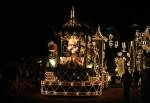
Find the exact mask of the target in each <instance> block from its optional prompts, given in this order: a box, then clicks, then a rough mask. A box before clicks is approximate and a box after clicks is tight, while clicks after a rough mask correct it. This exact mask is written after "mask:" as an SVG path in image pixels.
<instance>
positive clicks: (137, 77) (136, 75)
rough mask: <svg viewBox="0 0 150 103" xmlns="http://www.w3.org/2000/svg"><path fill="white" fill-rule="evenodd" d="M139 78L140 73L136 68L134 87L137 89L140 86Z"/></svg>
mask: <svg viewBox="0 0 150 103" xmlns="http://www.w3.org/2000/svg"><path fill="white" fill-rule="evenodd" d="M139 79H140V73H139V71H138V70H137V69H135V71H134V72H133V87H134V88H135V89H137V88H138V84H139Z"/></svg>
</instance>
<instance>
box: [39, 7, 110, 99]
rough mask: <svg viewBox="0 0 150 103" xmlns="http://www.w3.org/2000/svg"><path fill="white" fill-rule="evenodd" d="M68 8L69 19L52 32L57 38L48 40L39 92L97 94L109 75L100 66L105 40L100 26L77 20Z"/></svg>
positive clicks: (103, 55) (50, 93)
mask: <svg viewBox="0 0 150 103" xmlns="http://www.w3.org/2000/svg"><path fill="white" fill-rule="evenodd" d="M74 14H75V13H74V7H72V9H71V15H70V19H69V21H68V22H67V23H66V24H64V25H63V27H62V28H61V29H60V30H58V31H56V32H55V35H56V37H57V41H56V42H54V41H50V42H49V43H48V47H49V57H48V61H47V63H46V67H45V68H46V69H45V78H44V79H43V80H41V94H42V95H61V96H100V95H101V94H102V90H103V89H104V88H107V87H108V85H109V81H110V76H109V75H108V73H107V72H106V68H107V67H106V65H104V58H105V43H106V42H107V38H106V37H104V36H103V35H102V34H101V31H100V27H98V29H97V31H95V33H93V32H91V27H89V26H88V25H86V24H80V23H78V22H77V20H76V18H75V15H74Z"/></svg>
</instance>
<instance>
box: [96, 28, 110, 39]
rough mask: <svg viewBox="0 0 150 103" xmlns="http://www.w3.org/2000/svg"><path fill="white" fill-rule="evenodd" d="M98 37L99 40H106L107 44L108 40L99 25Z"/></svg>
mask: <svg viewBox="0 0 150 103" xmlns="http://www.w3.org/2000/svg"><path fill="white" fill-rule="evenodd" d="M96 35H98V36H99V38H101V39H103V40H105V41H106V42H107V38H106V37H104V36H103V35H102V33H101V30H100V26H99V25H98V29H97V32H96Z"/></svg>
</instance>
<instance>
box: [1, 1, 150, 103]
mask: <svg viewBox="0 0 150 103" xmlns="http://www.w3.org/2000/svg"><path fill="white" fill-rule="evenodd" d="M72 6H74V7H75V17H76V19H77V21H78V22H79V23H85V24H88V25H89V26H93V27H95V28H97V26H98V25H99V26H100V27H101V31H102V34H103V35H106V34H109V33H112V34H113V35H115V36H117V37H120V39H121V41H131V40H133V38H134V33H135V30H136V29H139V30H140V31H143V30H144V29H145V27H146V26H148V25H150V15H149V10H150V6H149V4H148V3H147V2H144V1H143V2H141V1H136V2H134V1H133V2H131V1H130V2H129V1H123V0H120V1H114V0H40V1H37V0H34V1H33V0H32V1H30V2H26V1H24V2H23V1H14V0H13V1H5V2H0V28H1V29H0V70H1V71H2V74H3V73H4V77H5V76H6V77H7V76H8V77H7V79H6V81H9V79H12V80H13V79H14V80H16V78H15V77H16V73H17V72H16V71H17V70H16V64H17V63H18V64H19V63H21V62H22V61H21V60H23V59H22V58H26V59H28V58H31V57H42V56H47V55H48V44H47V43H48V41H50V40H57V39H56V38H55V36H54V35H53V31H54V30H55V28H57V27H59V26H62V25H63V24H65V23H66V22H67V21H68V19H69V17H70V10H71V7H72ZM20 61H21V62H20ZM29 62H30V63H32V60H31V61H29ZM26 64H28V62H27V63H26ZM29 65H30V64H29ZM7 66H8V68H7ZM9 66H10V67H9ZM31 67H32V65H31ZM32 68H34V70H35V71H34V70H33V71H34V72H33V76H35V74H34V73H36V72H37V71H36V68H35V67H34V66H33V67H32ZM25 69H26V68H25ZM29 69H30V66H29ZM15 70H16V71H15ZM1 71H0V73H1ZM22 71H23V70H22ZM31 74H32V73H31ZM0 76H1V75H0ZM36 76H37V75H36ZM36 76H35V77H36ZM35 77H34V79H37V78H35ZM37 77H38V76H37ZM10 81H11V80H10ZM1 83H2V82H1ZM5 84H6V85H7V83H4V85H5ZM4 87H5V86H4ZM2 89H3V88H1V90H2ZM5 90H7V87H6V88H5V89H4V90H3V91H4V92H5ZM38 90H40V89H39V88H38ZM120 91H121V89H120V88H119V89H117V92H115V91H114V90H111V92H110V93H109V92H106V95H104V98H103V97H102V99H104V100H106V99H107V96H110V94H113V93H114V92H115V93H116V98H115V99H116V100H117V99H118V98H120V97H119V96H122V95H120V94H119V93H121V92H120ZM38 93H39V95H40V91H38ZM1 94H2V93H1ZM104 94H105V93H104ZM31 95H32V94H31ZM36 96H37V94H36ZM36 96H35V98H36V99H37V101H38V99H39V98H38V96H37V97H36ZM105 96H106V97H105ZM117 96H118V97H117ZM31 98H32V96H31ZM40 99H41V98H40ZM55 99H56V98H52V100H53V101H55ZM61 99H62V100H63V98H61ZM61 99H59V100H60V102H61ZM90 100H91V101H93V99H90ZM110 100H111V99H110ZM41 101H42V100H41ZM75 102H77V101H75ZM89 102H90V101H89Z"/></svg>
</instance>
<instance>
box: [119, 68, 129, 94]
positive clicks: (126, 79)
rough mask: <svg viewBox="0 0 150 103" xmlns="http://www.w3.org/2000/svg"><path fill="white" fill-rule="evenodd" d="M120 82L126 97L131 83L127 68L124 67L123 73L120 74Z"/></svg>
mask: <svg viewBox="0 0 150 103" xmlns="http://www.w3.org/2000/svg"><path fill="white" fill-rule="evenodd" d="M121 84H123V88H124V96H125V97H128V96H129V94H130V87H131V84H132V76H131V74H130V73H129V71H128V69H125V73H123V75H122V78H121Z"/></svg>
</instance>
